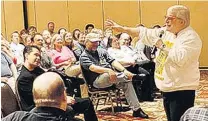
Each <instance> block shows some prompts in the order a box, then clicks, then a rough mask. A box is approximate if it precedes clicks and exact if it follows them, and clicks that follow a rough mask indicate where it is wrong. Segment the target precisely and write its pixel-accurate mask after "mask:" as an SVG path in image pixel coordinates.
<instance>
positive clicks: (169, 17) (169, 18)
mask: <svg viewBox="0 0 208 121" xmlns="http://www.w3.org/2000/svg"><path fill="white" fill-rule="evenodd" d="M164 18H165V19H167V20H173V19H176V18H177V17H175V16H164Z"/></svg>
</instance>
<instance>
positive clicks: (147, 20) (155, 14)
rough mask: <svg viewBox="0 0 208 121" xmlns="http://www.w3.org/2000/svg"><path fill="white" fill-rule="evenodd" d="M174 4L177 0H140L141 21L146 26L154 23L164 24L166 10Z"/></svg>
mask: <svg viewBox="0 0 208 121" xmlns="http://www.w3.org/2000/svg"><path fill="white" fill-rule="evenodd" d="M175 4H177V1H154V2H153V1H151V2H150V1H141V18H142V23H143V24H144V25H145V26H147V27H152V26H154V25H155V24H159V25H161V26H162V25H164V16H165V15H166V10H167V9H168V7H170V6H172V5H175Z"/></svg>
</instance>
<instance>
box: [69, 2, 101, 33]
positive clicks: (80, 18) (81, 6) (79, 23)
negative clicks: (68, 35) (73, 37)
mask: <svg viewBox="0 0 208 121" xmlns="http://www.w3.org/2000/svg"><path fill="white" fill-rule="evenodd" d="M68 5H69V7H68V12H69V23H70V31H71V32H72V31H73V30H74V29H75V28H79V29H80V30H81V31H84V29H85V25H86V24H88V23H93V24H94V25H95V27H96V28H100V29H102V23H103V19H102V2H101V1H89V2H86V1H68Z"/></svg>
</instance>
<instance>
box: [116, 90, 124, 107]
mask: <svg viewBox="0 0 208 121" xmlns="http://www.w3.org/2000/svg"><path fill="white" fill-rule="evenodd" d="M117 93H118V99H119V103H120V106H121V109H123V106H122V103H121V95H120V89H118V91H117Z"/></svg>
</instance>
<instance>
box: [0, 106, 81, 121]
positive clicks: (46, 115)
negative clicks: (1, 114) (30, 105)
mask: <svg viewBox="0 0 208 121" xmlns="http://www.w3.org/2000/svg"><path fill="white" fill-rule="evenodd" d="M2 121H78V119H77V120H76V119H74V118H73V117H71V115H70V113H69V112H68V111H63V110H60V109H58V108H52V107H38V108H34V109H33V110H31V111H30V112H26V111H16V112H14V113H12V114H10V115H8V116H6V117H5V118H2Z"/></svg>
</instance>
